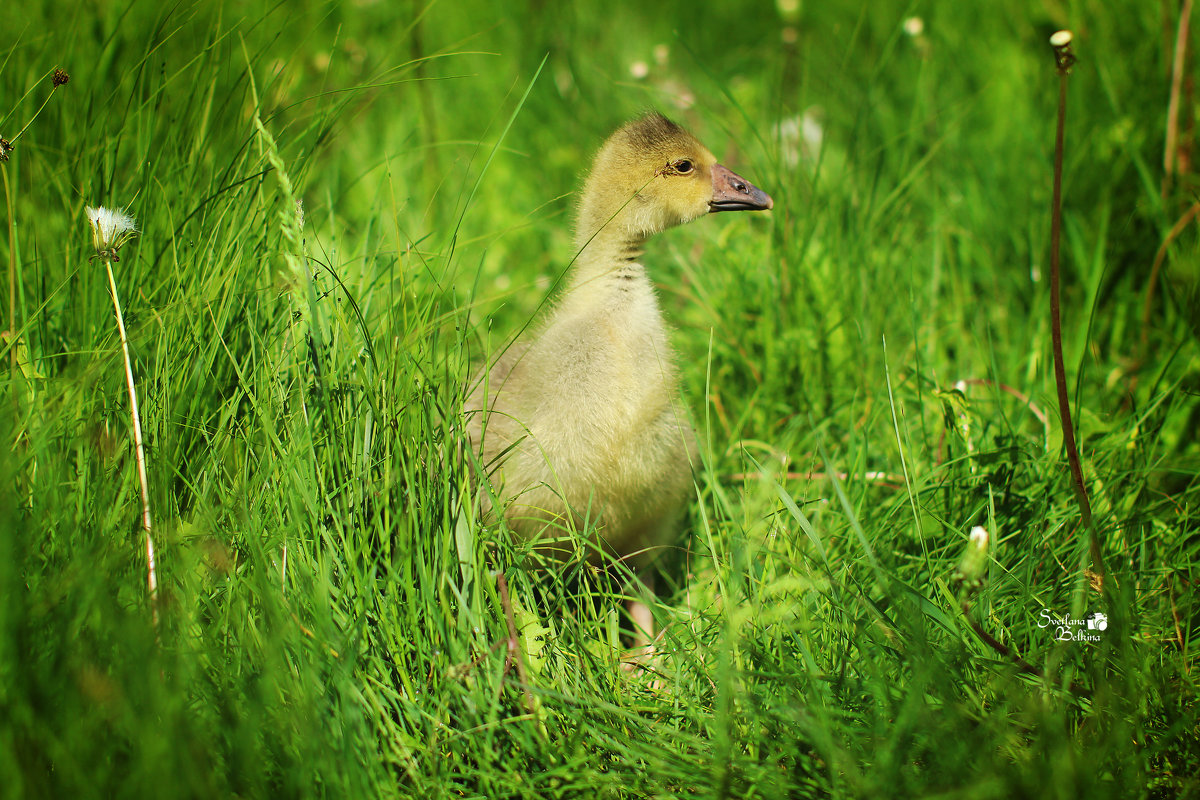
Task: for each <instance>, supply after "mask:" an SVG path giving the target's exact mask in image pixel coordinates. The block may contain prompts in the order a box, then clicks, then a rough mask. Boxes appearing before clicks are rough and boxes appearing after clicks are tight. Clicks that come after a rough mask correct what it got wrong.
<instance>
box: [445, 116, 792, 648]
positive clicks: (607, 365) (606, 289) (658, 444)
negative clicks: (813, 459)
mask: <svg viewBox="0 0 1200 800" xmlns="http://www.w3.org/2000/svg"><path fill="white" fill-rule="evenodd" d="M771 206H772V201H771V198H770V197H769V196H767V194H766V193H765V192H763V191H762V190H760V189H758V188H756V187H755V186H753V185H751V184H750V183H749V182H748V181H746V180H745V179H743V178H740V177H738V176H737V175H735V174H734V173H733V172H731V171H729V170H728V169H726V168H725V167H723V166H721V165H720V164H718V163H717V160H716V158H714V157H713V155H712V153H710V152H709V151H708V150H707V149H705V147H704V146H703V145H702V144H700V142H699V141H697V140H696V139H695V138H694V137H693V136H692V135H691V134H689V133H688V132H687V131H685V130H684V129H683V128H681V127H679V126H678V125H676V124H675V123H674V122H671V121H670V120H668V119H667V118H665V117H663V116H662V115H660V114H657V113H651V114H648V115H646V116H644V117H641V118H640V119H637V120H634V121H633V122H630V123H628V124H626V125H625V126H624V127H622V128H620V129H619V130H618V131H617V132H616V133H614V134H613V135H612V136H611V137H610V138H609V139H608V141H607V142H605V144H604V146H603V147H601V149H600V152H599V153H598V154H597V156H596V159H595V162H594V164H593V166H592V170H591V172H590V173H589V175H588V178H587V181H586V183H585V185H584V190H583V196H582V200H581V202H580V204H579V212H578V219H577V224H576V234H575V247H576V253H577V255H576V258H575V262H574V264H573V266H572V268H571V271H570V274H569V276H568V278H567V280H566V288H565V291H564V292H563V293H562V295H561V297H560V298H559V300H558V303H557V307H556V308H555V309H554V310H553V312H551V313H550V314H549V316H548V317H547V319H546V320H545V322H544V323H543V324H542V325H541V327H540V329H539V330H538V332H537V333H536V334H535V335H533V336H531V337H528V338H526V339H524V340H520V341H518V342H517V343H516V344H514V345H513V346H511V347H509V348H508V349H507V350H506V351H504V352H503V353H502V354H501V355H499V357H498V358H496V359H495V360H494V363H492V366H491V368H490V370H486V371H485V372H483V373H482V374H481V375H480V376H479V377H478V378H477V379H476V384H475V385H474V386H473V388H472V389H471V391H470V393H469V395H468V399H467V401H466V403H465V404H464V411H465V412H466V413H467V435H468V438H469V441H470V443H471V447H472V449H473V450H474V452H475V453H476V454H477V455H478V457H479V460H480V464H482V465H483V467H484V468H485V469H486V470H487V471H488V473H489V475H490V478H491V483H492V487H493V492H494V495H492V496H494V497H496V498H498V500H499V501H500V506H499V509H498V510H497V509H492V507H491V506H492V504H491V502H490V501H489V500H488V499H487V497H488V493H487V492H486V491H484V492H481V494H483V495H484V499H483V500H482V501H481V502H482V503H483V505H484V510H485V512H486V513H489V514H493V515H495V514H496V513H497V511H498V512H499V513H500V514H503V516H504V518H505V519H506V520H507V522H508V526H509V528H510V529H511V530H512V531H513V532H514V534H515V535H516V536H518V537H520V538H521V539H523V540H526V541H531V542H532V543H533V545H534V547H535V549H536V550H538V551H539V552H540V553H543V554H546V555H549V556H552V557H553V558H554V559H566V558H569V557H571V556H572V554H574V553H577V552H578V543H579V539H578V537H576V536H572V534H571V531H582V530H584V529H585V527H590V528H592V529H593V530H594V534H593V539H591V540H590V541H588V542H586V553H587V558H588V560H589V561H590V562H592V563H593V564H608V563H611V562H613V561H615V560H621V561H623V562H624V563H625V564H626V565H627V566H628V567H629V568H630V569H631V570H634V571H638V570H640V569H642V568H643V567H644V566H646V565H647V564H648V563H649V562H650V561H651V560H652V558H653V557H654V555H655V554H656V553H657V552H658V551H659V550H661V549H662V548H663V547H664V546H665V545H666V544H668V543H669V541H670V540H671V538H672V536H673V535H674V532H675V529H676V527H677V525H678V522H679V519H680V516H681V514H682V511H683V509H684V507H685V505H686V499H687V496H688V493H689V488H690V486H691V474H692V473H691V462H692V456H693V454H694V452H695V441H694V439H695V437H694V433H693V431H692V428H691V425H690V424H689V422H688V420H687V415H686V413H685V412H684V411H683V410H682V409H681V408H680V407H679V405H678V395H679V391H678V383H679V378H678V372H677V370H676V368H675V365H674V353H673V351H672V348H671V344H670V341H669V336H668V329H667V326H666V325H665V323H664V322H663V318H662V314H661V313H660V311H659V307H658V300H657V298H656V296H655V292H654V287H653V286H652V284H651V282H650V279H649V277H647V275H646V269H645V267H643V266H642V264H641V261H640V259H641V256H642V253H643V251H644V247H645V243H646V240H647V239H649V238H650V237H651V236H654V235H655V234H657V233H661V232H662V231H665V230H666V229H668V228H671V227H674V226H676V225H682V224H684V223H686V222H691V221H692V220H694V219H698V218H699V217H702V216H704V215H705V214H708V213H710V212H716V211H742V210H765V209H769V208H771ZM588 523H591V524H590V525H588ZM643 627H644V626H643Z"/></svg>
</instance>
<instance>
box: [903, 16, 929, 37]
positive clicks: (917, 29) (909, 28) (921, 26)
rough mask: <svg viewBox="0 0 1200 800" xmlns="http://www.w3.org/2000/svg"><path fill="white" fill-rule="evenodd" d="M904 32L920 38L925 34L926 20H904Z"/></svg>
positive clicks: (916, 18)
mask: <svg viewBox="0 0 1200 800" xmlns="http://www.w3.org/2000/svg"><path fill="white" fill-rule="evenodd" d="M904 32H905V33H907V34H908V35H909V36H913V37H916V36H920V35H921V34H922V33H924V32H925V20H923V19H921V18H920V17H909V18H908V19H906V20H904Z"/></svg>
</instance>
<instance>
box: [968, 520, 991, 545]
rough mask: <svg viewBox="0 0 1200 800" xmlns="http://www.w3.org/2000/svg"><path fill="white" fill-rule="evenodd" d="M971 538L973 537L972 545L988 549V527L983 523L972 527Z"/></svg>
mask: <svg viewBox="0 0 1200 800" xmlns="http://www.w3.org/2000/svg"><path fill="white" fill-rule="evenodd" d="M970 538H971V545H972V546H973V547H974V548H975V549H976V550H979V551H983V552H986V551H987V546H988V532H987V528H985V527H983V526H982V525H976V526H975V527H974V528H971V537H970Z"/></svg>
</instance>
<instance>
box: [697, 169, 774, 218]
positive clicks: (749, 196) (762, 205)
mask: <svg viewBox="0 0 1200 800" xmlns="http://www.w3.org/2000/svg"><path fill="white" fill-rule="evenodd" d="M712 183H713V196H712V200H709V201H708V210H709V211H710V212H713V211H766V210H767V209H768V208H770V207H771V206H773V205H775V203H774V202H773V201H772V200H771V196H770V195H768V194H767V193H766V192H764V191H763V190H762V189H759V188H758V187H757V186H755V185H754V184H752V183H750V181H748V180H746V179H745V178H743V177H741V176H739V175H737V174H736V173H734V172H730V171H729V170H728V169H726V168H725V167H723V166H721V165H720V164H713V168H712Z"/></svg>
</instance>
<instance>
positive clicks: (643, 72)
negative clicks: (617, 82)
mask: <svg viewBox="0 0 1200 800" xmlns="http://www.w3.org/2000/svg"><path fill="white" fill-rule="evenodd" d="M629 74H630V75H632V76H633V77H634V78H635V79H637V80H639V81H640V80H641V79H642V78H645V77H646V76H647V75H649V74H650V65H649V64H647V63H646V62H645V61H635V62H633V63H632V64H630V65H629Z"/></svg>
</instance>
